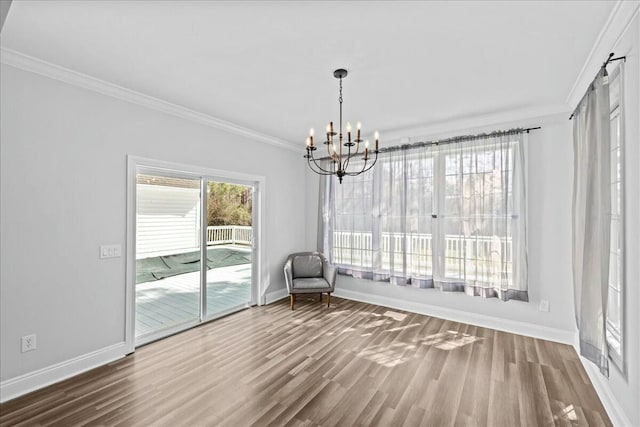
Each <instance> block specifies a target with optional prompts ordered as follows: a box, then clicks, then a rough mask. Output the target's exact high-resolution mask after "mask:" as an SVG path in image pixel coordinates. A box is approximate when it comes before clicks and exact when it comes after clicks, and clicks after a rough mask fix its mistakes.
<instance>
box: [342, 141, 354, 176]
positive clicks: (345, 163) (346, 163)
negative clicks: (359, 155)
mask: <svg viewBox="0 0 640 427" xmlns="http://www.w3.org/2000/svg"><path fill="white" fill-rule="evenodd" d="M355 155H356V153H353V154H351V146H349V152H348V153H347V158H346V159H345V161H344V171H345V172H346V171H347V168H348V167H349V160H351V157H353V156H355Z"/></svg>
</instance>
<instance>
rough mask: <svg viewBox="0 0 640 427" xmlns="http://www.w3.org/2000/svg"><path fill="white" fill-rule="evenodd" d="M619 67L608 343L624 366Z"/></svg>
mask: <svg viewBox="0 0 640 427" xmlns="http://www.w3.org/2000/svg"><path fill="white" fill-rule="evenodd" d="M619 70H620V69H619V68H618V69H616V71H615V72H614V73H613V74H612V76H611V78H610V82H609V93H610V100H611V116H610V120H611V248H610V254H609V297H608V307H607V343H608V345H609V355H610V357H611V360H612V361H613V362H614V363H615V364H616V365H617V366H618V368H620V369H622V367H623V321H622V319H623V316H624V304H623V298H624V141H623V140H622V120H621V119H622V114H621V113H622V112H621V108H622V106H621V103H620V72H619Z"/></svg>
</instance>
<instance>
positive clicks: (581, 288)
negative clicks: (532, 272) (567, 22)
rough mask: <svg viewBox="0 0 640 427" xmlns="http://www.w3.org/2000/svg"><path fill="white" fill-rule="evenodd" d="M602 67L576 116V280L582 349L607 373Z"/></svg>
mask: <svg viewBox="0 0 640 427" xmlns="http://www.w3.org/2000/svg"><path fill="white" fill-rule="evenodd" d="M607 81H608V78H607V75H606V70H605V69H604V68H603V69H602V70H600V72H599V73H598V76H597V77H596V79H595V80H594V81H593V83H592V84H591V87H590V88H589V90H588V91H587V94H586V95H585V97H584V98H583V99H582V101H581V102H580V104H579V105H578V108H577V109H576V112H575V113H574V116H573V169H574V174H573V285H574V298H575V311H576V322H577V324H578V330H579V334H580V354H581V355H583V356H584V357H586V358H587V359H589V360H591V361H592V362H594V363H595V364H596V365H597V366H598V367H599V368H600V371H601V372H602V373H603V374H605V375H608V373H609V358H608V349H607V344H606V335H605V334H606V312H607V311H606V307H607V298H608V289H609V288H608V280H609V249H610V241H609V239H610V227H611V187H610V173H611V171H610V168H611V163H610V162H611V159H610V145H611V141H610V121H609V120H610V117H609V115H610V110H609V86H608V83H607Z"/></svg>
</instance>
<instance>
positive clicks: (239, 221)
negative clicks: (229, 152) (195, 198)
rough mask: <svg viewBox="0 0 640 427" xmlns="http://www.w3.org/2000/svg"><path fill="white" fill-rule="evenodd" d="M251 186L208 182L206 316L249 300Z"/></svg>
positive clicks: (241, 304) (251, 237)
mask: <svg viewBox="0 0 640 427" xmlns="http://www.w3.org/2000/svg"><path fill="white" fill-rule="evenodd" d="M252 199H253V188H252V187H250V186H246V185H238V184H230V183H225V182H216V181H208V182H207V265H208V267H209V268H208V270H207V274H206V283H207V286H206V289H205V293H206V300H207V304H206V316H207V317H215V316H218V315H221V314H224V313H227V312H229V311H230V310H231V311H233V310H235V309H237V308H238V307H242V306H243V305H245V304H247V302H249V301H252V292H251V283H252V280H251V279H252V262H251V261H252V252H253V227H252V225H253V213H252V210H253V209H252V208H253V200H252Z"/></svg>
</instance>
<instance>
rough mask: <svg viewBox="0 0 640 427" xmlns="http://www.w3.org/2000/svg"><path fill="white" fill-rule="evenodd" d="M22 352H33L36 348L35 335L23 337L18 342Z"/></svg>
mask: <svg viewBox="0 0 640 427" xmlns="http://www.w3.org/2000/svg"><path fill="white" fill-rule="evenodd" d="M20 344H21V348H22V352H23V353H26V352H27V351H33V350H35V349H36V348H37V343H36V334H31V335H25V336H23V337H22V339H21V340H20Z"/></svg>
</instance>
